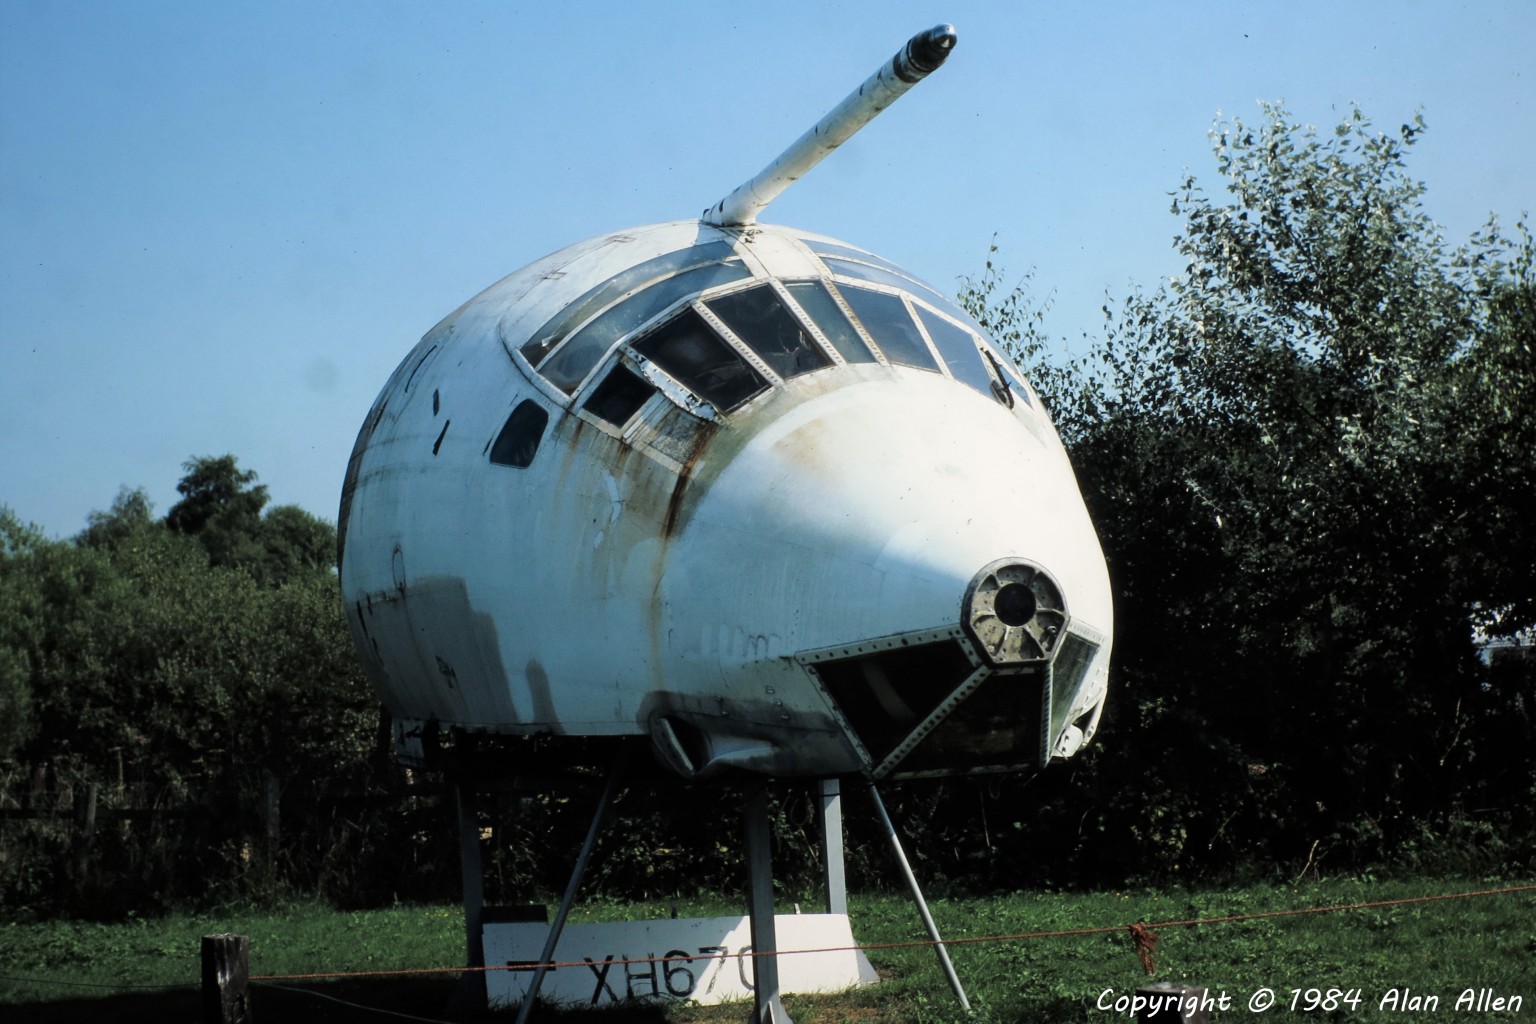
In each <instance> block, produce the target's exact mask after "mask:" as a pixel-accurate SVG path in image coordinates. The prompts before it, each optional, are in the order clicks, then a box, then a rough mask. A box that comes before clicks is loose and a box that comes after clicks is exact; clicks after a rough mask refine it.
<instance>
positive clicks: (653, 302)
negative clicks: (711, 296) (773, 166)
mask: <svg viewBox="0 0 1536 1024" xmlns="http://www.w3.org/2000/svg"><path fill="white" fill-rule="evenodd" d="M751 276H752V272H751V271H749V270H748V269H747V268H746V267H744V266H742V264H741V261H740V260H733V261H731V262H729V263H711V264H707V265H705V266H702V267H694V268H693V269H691V270H686V271H684V272H683V273H681V274H678V275H677V276H675V277H669V278H667V279H666V280H664V281H658V282H657V283H656V284H653V285H651V286H650V287H649V288H647V289H645V290H644V291H642V292H639V293H637V294H635V295H631V296H630V297H629V298H627V299H625V300H624V301H623V302H620V303H619V304H618V305H616V306H613V307H611V308H609V309H608V310H607V311H605V312H603V313H602V314H601V315H599V316H598V317H596V318H595V319H593V320H592V321H591V322H590V323H589V324H587V325H586V326H585V327H583V328H582V329H581V330H579V331H577V332H576V333H575V334H573V335H571V337H570V339H569V340H568V341H566V342H565V344H563V345H561V346H560V347H559V348H558V349H556V350H555V353H554V355H552V356H550V357H549V358H548V359H546V360H545V361H544V364H543V365H542V366H540V367H539V372H540V373H541V374H543V375H544V377H545V379H546V380H548V381H549V382H550V383H551V384H553V385H554V386H555V387H557V388H559V389H560V390H562V391H564V392H565V393H566V394H570V393H571V392H572V391H575V390H576V387H577V385H579V384H580V383H581V382H582V379H583V378H584V377H586V375H587V374H588V373H590V372H592V368H593V367H594V366H596V365H597V364H598V363H599V362H601V361H602V358H603V356H605V355H607V354H608V351H609V350H610V349H611V348H613V345H614V343H615V342H617V341H618V340H619V339H620V338H622V337H623V336H624V335H626V334H628V333H629V332H630V331H633V330H634V329H635V328H637V327H639V326H641V325H642V324H644V323H645V322H646V321H647V320H649V319H651V318H652V317H653V316H655V315H656V314H658V313H660V312H662V311H663V310H665V309H666V308H667V307H668V306H670V305H672V304H673V303H675V302H677V301H679V300H681V299H683V298H685V297H687V296H689V295H694V294H697V293H698V292H701V291H703V290H705V289H706V288H714V287H716V286H718V285H722V284H730V283H731V282H733V281H741V280H745V279H746V278H748V277H751Z"/></svg>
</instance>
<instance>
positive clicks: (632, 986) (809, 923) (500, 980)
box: [483, 914, 877, 1006]
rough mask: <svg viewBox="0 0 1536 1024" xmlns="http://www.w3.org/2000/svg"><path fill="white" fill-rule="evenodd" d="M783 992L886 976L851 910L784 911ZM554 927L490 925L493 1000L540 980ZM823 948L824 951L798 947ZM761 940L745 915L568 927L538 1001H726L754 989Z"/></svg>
mask: <svg viewBox="0 0 1536 1024" xmlns="http://www.w3.org/2000/svg"><path fill="white" fill-rule="evenodd" d="M774 923H775V929H776V931H777V933H778V946H779V990H780V991H781V992H785V993H807V992H841V991H843V990H844V989H848V988H852V987H854V986H856V985H868V984H871V983H873V982H874V981H876V980H877V978H876V975H875V970H874V968H873V967H871V966H870V965H869V960H868V959H866V958H865V956H864V954H863V953H862V952H860V951H859V950H857V949H854V948H853V946H854V942H853V931H852V929H851V928H850V927H849V924H848V915H847V914H780V915H776V916H775V917H774ZM548 934H549V926H548V925H546V924H542V923H538V922H528V923H512V924H488V925H486V926H485V929H484V933H483V939H484V942H485V963H486V966H487V967H490V968H498V967H510V968H513V969H512V970H490V971H488V972H487V973H486V976H485V985H486V995H487V996H488V998H489V1000H490V1003H491V1005H493V1006H495V1005H498V1004H501V1005H506V1004H510V1003H516V1002H519V1001H521V999H522V998H523V994H524V993H525V992H526V991H527V990H528V985H529V983H530V982H531V981H532V980H533V972H534V968H533V965H534V964H536V963H537V962H538V959H539V954H540V953H541V952H542V951H543V948H544V940H545V938H546V937H547V936H548ZM796 950H817V951H819V952H796ZM753 960H754V957H753V956H752V938H751V929H750V926H749V923H748V920H747V918H746V917H694V918H674V919H671V920H657V921H614V922H608V923H601V924H574V925H567V926H566V927H565V929H564V931H562V932H561V933H560V943H559V945H558V946H556V948H555V955H554V962H555V963H556V964H559V965H560V966H558V967H555V968H552V969H550V970H549V971H548V972H547V973H545V975H544V981H543V982H542V983H541V984H540V986H539V998H541V999H546V1000H549V1001H550V1002H552V1003H559V1004H570V1005H576V1006H606V1005H610V1004H613V1003H622V1002H626V1001H631V1000H637V999H669V1000H670V999H676V1000H684V999H691V1000H693V1001H694V1002H697V1003H719V1002H724V1001H726V1000H729V999H747V998H750V997H751V995H752V979H753V972H752V963H753Z"/></svg>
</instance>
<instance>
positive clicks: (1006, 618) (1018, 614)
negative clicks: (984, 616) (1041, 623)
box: [992, 583, 1035, 626]
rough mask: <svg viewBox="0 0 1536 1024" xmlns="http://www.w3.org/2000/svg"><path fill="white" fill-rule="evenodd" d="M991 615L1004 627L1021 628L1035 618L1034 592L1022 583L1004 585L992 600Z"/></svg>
mask: <svg viewBox="0 0 1536 1024" xmlns="http://www.w3.org/2000/svg"><path fill="white" fill-rule="evenodd" d="M992 611H993V613H994V614H995V615H996V616H997V617H998V618H999V619H1001V620H1002V621H1003V625H1005V626H1022V625H1024V623H1026V622H1028V621H1029V620H1030V619H1032V618H1034V617H1035V592H1034V591H1033V590H1030V589H1029V587H1027V586H1025V585H1024V584H1022V583H1004V584H1003V586H1002V588H1001V589H999V590H998V592H997V596H996V597H995V598H993V600H992Z"/></svg>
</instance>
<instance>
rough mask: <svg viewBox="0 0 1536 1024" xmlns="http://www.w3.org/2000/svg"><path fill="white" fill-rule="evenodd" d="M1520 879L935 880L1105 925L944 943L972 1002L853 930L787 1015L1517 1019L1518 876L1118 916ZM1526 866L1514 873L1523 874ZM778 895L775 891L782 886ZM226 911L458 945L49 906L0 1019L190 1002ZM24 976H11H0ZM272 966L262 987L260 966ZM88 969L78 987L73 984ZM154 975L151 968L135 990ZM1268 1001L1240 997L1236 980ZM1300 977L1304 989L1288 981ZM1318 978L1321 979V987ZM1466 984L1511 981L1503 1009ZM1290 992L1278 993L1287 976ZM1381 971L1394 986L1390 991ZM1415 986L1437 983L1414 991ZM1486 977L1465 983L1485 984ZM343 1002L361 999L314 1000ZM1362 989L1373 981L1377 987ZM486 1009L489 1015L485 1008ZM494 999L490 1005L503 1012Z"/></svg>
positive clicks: (1535, 938) (388, 929)
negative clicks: (1187, 1002) (1145, 963)
mask: <svg viewBox="0 0 1536 1024" xmlns="http://www.w3.org/2000/svg"><path fill="white" fill-rule="evenodd" d="M1521 884H1522V882H1521V881H1518V880H1517V881H1507V880H1500V881H1488V880H1483V881H1468V880H1444V879H1441V880H1422V879H1421V880H1415V881H1397V882H1381V881H1359V880H1326V881H1322V882H1317V883H1307V884H1304V885H1301V886H1295V887H1291V886H1276V887H1257V886H1256V887H1248V888H1241V889H1230V890H1211V891H1184V890H1162V891H1156V892H1154V891H1125V892H1108V893H1090V894H1082V893H1023V894H1016V895H1011V896H997V897H985V898H975V899H951V900H936V901H934V902H933V904H932V909H933V912H934V916H935V917H936V918H937V920H938V923H939V927H940V929H941V931H942V932H943V933H944V935H945V937H946V938H948V939H953V940H974V939H985V938H988V937H991V936H1016V935H1022V934H1025V933H1035V932H1050V931H1058V930H1065V929H1082V928H1098V927H1103V928H1112V929H1113V930H1112V931H1107V932H1103V933H1099V934H1091V935H1078V936H1059V937H1043V938H1028V939H1021V938H1013V939H1004V940H1000V941H964V942H957V944H956V945H954V946H953V947H952V956H953V958H954V962H955V966H956V969H957V970H958V972H959V974H960V977H961V979H962V981H963V982H964V983H965V985H966V988H967V990H968V992H969V995H970V998H971V1002H972V1004H973V1007H974V1013H973V1014H972V1015H971V1016H970V1017H966V1015H965V1014H963V1013H962V1012H961V1011H960V1010H959V1008H958V1006H957V1005H956V1004H955V1002H954V999H953V997H952V996H951V994H950V992H949V989H948V987H947V985H946V984H945V982H944V979H943V976H942V974H941V973H940V971H939V968H938V966H937V962H936V959H935V957H934V954H933V951H932V950H931V949H927V948H922V947H912V948H897V949H881V950H873V951H871V952H870V960H871V961H872V962H873V963H874V965H875V967H876V968H877V969H878V970H879V972H880V975H881V979H882V980H881V981H880V983H879V984H877V985H874V986H871V987H868V988H865V989H860V990H856V991H853V992H849V993H846V994H843V995H838V996H817V997H810V996H789V997H786V998H785V1004H786V1006H787V1007H788V1009H789V1010H790V1013H791V1015H792V1016H793V1017H794V1019H795V1020H796V1021H797V1022H799V1024H836V1022H845V1021H899V1022H941V1021H961V1020H971V1021H983V1022H986V1021H1021V1022H1024V1021H1028V1022H1034V1021H1038V1022H1052V1024H1057V1022H1065V1021H1102V1022H1104V1024H1110V1022H1111V1021H1123V1020H1127V1019H1129V1014H1128V1008H1127V1007H1126V1006H1125V1005H1124V1004H1123V1003H1121V1004H1120V1005H1119V1006H1118V1008H1117V1000H1120V999H1121V997H1128V996H1130V995H1131V994H1132V993H1133V992H1134V991H1135V990H1136V989H1137V988H1138V987H1140V986H1142V985H1144V984H1146V983H1147V982H1148V981H1149V980H1150V981H1175V982H1181V983H1186V984H1191V985H1199V986H1204V987H1206V988H1207V989H1208V990H1209V991H1210V992H1211V994H1212V995H1213V996H1219V995H1220V994H1222V993H1225V994H1226V995H1227V996H1228V1000H1229V1002H1228V1005H1229V1007H1230V1008H1229V1009H1227V1010H1226V1011H1223V1010H1221V1009H1217V1010H1216V1012H1215V1013H1214V1014H1213V1017H1214V1019H1216V1020H1265V1021H1354V1020H1360V1021H1374V1020H1429V1019H1432V1020H1435V1021H1462V1020H1465V1021H1472V1020H1478V1021H1487V1020H1521V1019H1529V1020H1536V887H1533V888H1530V889H1527V890H1526V891H1523V892H1516V893H1505V894H1499V895H1482V896H1474V897H1467V898H1462V899H1446V900H1436V901H1433V902H1418V903H1411V904H1404V905H1398V906H1387V907H1376V908H1367V909H1356V910H1341V911H1337V912H1333V913H1321V914H1308V915H1297V916H1284V917H1271V918H1267V919H1260V920H1250V921H1242V922H1231V923H1209V924H1203V925H1198V926H1193V927H1165V928H1162V929H1157V930H1156V931H1155V934H1156V935H1157V936H1158V942H1157V945H1156V950H1155V954H1154V960H1155V967H1156V973H1155V975H1154V976H1153V977H1152V978H1150V979H1149V978H1148V977H1147V975H1146V974H1145V973H1144V972H1143V969H1142V965H1141V963H1140V961H1139V960H1138V958H1137V956H1136V953H1135V950H1134V948H1133V943H1132V941H1131V938H1130V936H1129V934H1128V932H1127V931H1126V930H1125V929H1124V928H1122V927H1119V926H1124V925H1128V924H1130V923H1133V922H1143V923H1149V924H1156V923H1159V922H1169V921H1184V920H1190V919H1202V920H1204V919H1210V918H1216V917H1230V916H1239V915H1249V914H1256V913H1265V912H1272V911H1288V910H1295V909H1303V908H1311V907H1325V906H1334V905H1339V904H1355V903H1371V902H1382V901H1390V900H1402V899H1408V898H1415V897H1421V896H1431V895H1441V894H1454V893H1461V892H1468V891H1474V890H1486V889H1495V888H1503V887H1509V886H1518V885H1521ZM1526 884H1528V883H1526ZM851 902H852V915H851V916H852V919H853V927H854V934H855V936H857V938H858V939H859V941H860V942H862V943H866V944H871V945H874V944H882V943H899V942H904V941H908V940H919V939H922V938H923V937H924V936H923V931H922V927H921V924H920V923H919V921H918V918H917V915H916V913H915V912H914V911H913V909H912V907H911V905H910V903H909V902H908V901H907V900H906V899H905V898H903V897H900V896H894V895H890V896H884V895H882V896H862V897H854V898H853V900H852V901H851ZM782 909H788V907H787V902H786V906H785V907H784V908H782ZM678 910H679V912H680V913H681V914H682V915H683V916H685V917H686V916H707V915H711V914H717V913H733V912H736V910H735V908H734V907H732V906H731V905H730V904H729V903H728V902H727V901H723V900H716V901H696V902H693V903H689V902H687V901H684V902H683V903H681V904H680V906H679V908H678ZM669 911H670V907H669V906H665V905H611V904H602V905H598V906H595V907H586V908H582V909H580V910H579V911H578V913H577V915H576V917H575V918H574V919H573V920H576V921H582V920H613V919H635V918H642V917H653V916H666V915H667V914H668V913H669ZM216 932H235V933H239V934H244V935H247V936H249V938H250V941H251V973H252V974H253V975H298V974H310V973H319V972H341V971H390V970H409V969H415V968H431V967H453V966H456V965H458V964H460V963H462V962H463V957H464V950H463V945H464V940H463V931H462V923H461V919H460V915H459V911H458V908H456V907H421V906H406V907H397V908H393V909H387V910H376V911H358V912H349V911H335V910H330V909H327V908H323V907H318V906H314V905H295V906H289V907H284V908H281V909H278V910H229V911H226V912H216V913H209V914H200V915H189V916H178V917H170V918H165V919H160V920H150V921H132V922H128V923H125V924H113V925H103V924H89V923H79V922H52V923H44V924H14V923H12V924H5V925H0V976H4V978H5V979H7V980H0V1007H3V1010H0V1019H3V1020H5V1021H6V1022H25V1021H44V1020H47V1021H57V1020H77V1019H78V1020H90V1021H92V1022H103V1021H140V1020H143V1021H156V1022H160V1021H167V1022H173V1024H175V1022H186V1024H192V1022H195V1021H197V1020H198V1019H199V1014H200V1010H199V994H198V991H197V980H198V971H199V966H198V949H199V943H200V937H201V936H203V935H205V934H212V933H216ZM16 978H29V979H46V980H39V981H16V980H9V979H16ZM456 984H457V981H456V977H455V976H454V975H452V974H427V975H407V976H378V977H368V978H352V979H341V980H285V981H281V982H274V983H269V984H265V985H260V986H253V989H252V1005H253V1009H254V1012H255V1015H256V1019H257V1020H258V1021H268V1022H270V1021H274V1020H276V1021H282V1022H283V1024H302V1022H305V1021H370V1020H372V1021H386V1020H392V1019H393V1020H399V1019H401V1018H400V1017H399V1016H393V1017H391V1016H385V1015H383V1014H381V1013H379V1012H376V1011H377V1010H387V1011H389V1012H390V1013H392V1014H396V1015H399V1014H406V1015H411V1016H415V1017H421V1018H427V1019H433V1020H453V1019H463V1018H462V1016H456V1015H454V1014H453V1013H452V1012H451V1011H450V1009H449V1004H450V1001H451V999H452V996H453V993H454V990H455V987H456ZM275 985H280V986H282V987H274V986H275ZM87 986H89V987H87ZM157 986H166V988H162V989H159V990H157V989H156V987H157ZM1264 990H1269V991H1270V992H1272V993H1273V998H1274V1005H1273V1006H1272V1007H1271V1008H1269V1009H1267V1010H1266V1011H1265V1012H1262V1013H1257V1012H1254V1010H1253V1009H1252V1008H1251V1007H1250V1000H1255V999H1257V1000H1258V1001H1259V1002H1261V1003H1262V1002H1263V1001H1264V1000H1265V999H1266V998H1267V997H1266V995H1265V994H1264ZM1309 990H1316V991H1309ZM1329 990H1338V993H1339V994H1338V995H1336V996H1333V997H1331V998H1330V995H1329ZM1468 990H1471V991H1472V992H1473V996H1472V999H1473V1000H1474V1001H1475V1000H1476V999H1477V998H1478V995H1479V994H1480V993H1481V992H1482V991H1483V990H1487V991H1488V992H1489V993H1490V994H1491V996H1493V997H1504V998H1509V997H1519V998H1520V999H1521V1000H1522V1002H1521V1003H1520V1006H1519V1008H1518V1010H1516V1011H1514V1012H1511V1008H1512V1006H1513V1004H1512V1003H1506V1004H1505V1006H1504V1008H1503V1009H1499V1010H1495V1009H1490V1008H1489V1007H1490V1005H1491V1004H1489V1003H1487V1002H1486V1001H1485V1002H1484V1004H1483V1008H1481V1009H1479V1008H1478V1007H1477V1006H1476V1005H1475V1004H1474V1005H1473V1006H1471V1007H1467V1006H1463V1007H1462V1008H1460V1009H1458V1008H1457V1006H1456V1004H1457V1001H1458V999H1459V998H1461V997H1462V995H1463V993H1465V992H1467V991H1468ZM1293 992H1294V994H1293ZM1394 993H1395V995H1394ZM1430 997H1435V998H1436V999H1437V1000H1438V1003H1437V1005H1435V1006H1434V1007H1432V1008H1431V1007H1429V1004H1428V999H1429V998H1430ZM1485 998H1486V997H1485ZM336 999H341V1000H344V1001H346V1002H347V1003H355V1004H361V1005H363V1006H366V1007H371V1008H375V1010H374V1011H365V1010H358V1009H352V1008H350V1007H348V1006H344V1005H342V1004H340V1003H337V1002H335V1000H336ZM1383 1000H1386V1004H1385V1006H1384V1005H1383ZM540 1016H542V1017H545V1018H547V1017H549V1016H559V1018H560V1019H562V1020H575V1019H581V1018H584V1017H588V1016H593V1017H597V1018H598V1019H603V1020H634V1019H642V1020H650V1021H657V1022H660V1021H670V1022H679V1024H703V1022H710V1024H713V1022H717V1021H719V1022H724V1021H741V1020H744V1019H746V1016H747V1008H746V1007H745V1006H744V1005H727V1006H716V1007H695V1006H679V1005H667V1006H656V1005H651V1006H646V1007H641V1006H632V1007H624V1008H621V1009H619V1010H618V1011H617V1012H613V1011H610V1012H607V1013H597V1014H586V1015H577V1014H562V1015H553V1014H547V1013H546V1014H541V1015H540ZM491 1019H498V1018H491ZM508 1019H510V1018H508Z"/></svg>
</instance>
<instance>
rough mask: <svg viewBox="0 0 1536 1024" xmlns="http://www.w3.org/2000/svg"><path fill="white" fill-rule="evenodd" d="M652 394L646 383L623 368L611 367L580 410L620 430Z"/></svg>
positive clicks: (635, 374) (651, 388) (649, 383)
mask: <svg viewBox="0 0 1536 1024" xmlns="http://www.w3.org/2000/svg"><path fill="white" fill-rule="evenodd" d="M655 393H656V389H655V388H654V387H652V386H651V382H650V381H648V380H646V379H645V378H644V377H642V376H640V375H639V374H637V373H635V372H634V371H633V370H631V369H629V368H628V367H626V366H622V365H621V366H615V367H614V368H613V370H612V371H611V372H610V373H609V374H608V376H606V377H604V378H603V382H602V383H601V384H599V385H598V386H597V387H595V388H593V389H592V394H590V395H588V396H587V400H586V401H585V402H584V403H582V406H581V407H582V408H583V409H585V410H587V412H590V413H591V414H592V415H594V416H598V417H600V418H602V419H605V420H607V421H608V422H609V423H612V424H613V425H614V426H616V427H620V428H622V427H623V426H624V424H626V423H628V422H629V418H630V417H631V416H633V415H634V414H635V413H637V412H639V411H640V407H641V406H642V405H644V404H645V403H646V401H647V400H649V399H650V397H651V396H652V395H654V394H655Z"/></svg>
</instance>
